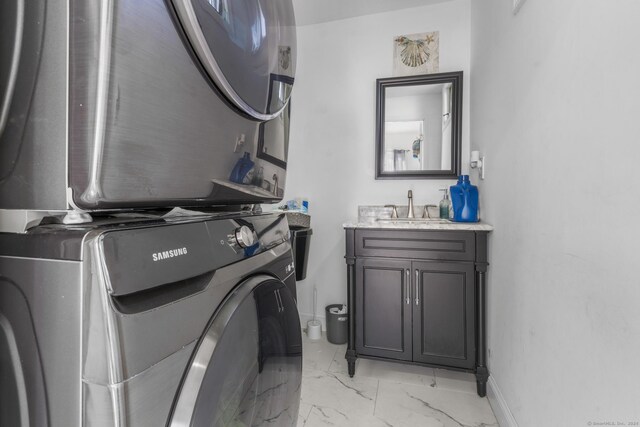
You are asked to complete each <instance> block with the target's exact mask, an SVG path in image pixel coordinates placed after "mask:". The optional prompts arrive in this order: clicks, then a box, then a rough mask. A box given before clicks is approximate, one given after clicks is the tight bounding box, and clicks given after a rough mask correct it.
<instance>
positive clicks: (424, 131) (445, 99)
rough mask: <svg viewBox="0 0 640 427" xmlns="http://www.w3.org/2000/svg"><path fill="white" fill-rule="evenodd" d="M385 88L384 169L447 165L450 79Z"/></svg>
mask: <svg viewBox="0 0 640 427" xmlns="http://www.w3.org/2000/svg"><path fill="white" fill-rule="evenodd" d="M385 92H386V93H385V97H386V105H385V107H386V108H385V123H384V156H385V161H384V171H385V172H401V171H407V170H412V171H422V170H449V169H451V83H445V84H436V85H421V86H405V87H392V88H388V89H387V90H386V91H385Z"/></svg>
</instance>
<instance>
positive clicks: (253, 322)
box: [169, 276, 302, 427]
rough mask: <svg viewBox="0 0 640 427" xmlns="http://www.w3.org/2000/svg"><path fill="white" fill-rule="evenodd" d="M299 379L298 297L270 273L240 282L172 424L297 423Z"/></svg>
mask: <svg viewBox="0 0 640 427" xmlns="http://www.w3.org/2000/svg"><path fill="white" fill-rule="evenodd" d="M301 378H302V338H301V333H300V321H299V318H298V311H297V308H296V305H295V301H294V299H293V297H292V295H291V293H290V292H289V290H288V289H287V287H286V286H285V285H284V284H283V283H282V282H281V281H279V280H275V279H272V278H270V277H268V276H259V277H254V278H251V279H248V280H247V281H246V282H244V283H243V284H242V285H240V286H238V287H237V288H236V289H235V290H234V291H233V293H232V295H231V296H230V297H229V298H227V300H226V301H225V303H223V305H222V306H221V308H220V309H219V310H218V311H217V313H216V314H215V315H214V317H213V319H212V321H211V322H210V323H209V325H208V327H207V330H206V332H205V334H204V336H203V338H202V339H201V341H200V343H199V344H198V347H197V349H196V351H195V353H194V356H193V358H192V361H191V364H190V366H189V368H188V370H187V373H186V375H185V378H184V380H183V383H182V386H181V389H180V391H179V393H178V397H177V399H176V402H175V404H174V408H173V411H172V416H171V422H170V424H169V425H170V426H172V427H177V426H181V427H182V426H184V427H186V426H220V427H222V426H261V425H278V426H288V425H290V426H294V425H295V424H296V423H297V419H298V406H299V402H300V382H301Z"/></svg>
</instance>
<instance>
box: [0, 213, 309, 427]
mask: <svg viewBox="0 0 640 427" xmlns="http://www.w3.org/2000/svg"><path fill="white" fill-rule="evenodd" d="M288 236H289V230H288V227H287V222H286V219H285V218H284V216H283V215H276V214H252V213H244V214H238V213H236V214H232V215H230V214H226V213H218V214H197V213H191V214H189V215H186V216H171V215H169V216H161V215H157V216H154V215H147V218H145V219H139V218H131V216H126V215H124V216H122V215H120V216H117V215H116V216H110V217H104V218H96V219H94V222H93V223H92V224H85V225H64V224H60V223H59V220H58V219H56V218H48V219H46V220H45V221H43V224H41V225H39V226H37V227H34V228H31V229H30V230H29V231H28V232H27V233H23V234H18V233H0V272H1V273H0V425H2V426H12V427H24V426H38V427H40V426H50V427H73V426H153V427H159V426H165V425H167V426H236V425H238V426H239V425H243V426H259V425H267V424H268V425H275V426H291V425H294V424H295V423H296V422H297V412H298V405H299V397H300V382H301V367H302V358H301V356H302V342H301V334H300V322H299V318H298V312H297V309H296V303H295V277H294V276H295V273H294V266H293V259H292V256H291V246H290V244H289V240H288Z"/></svg>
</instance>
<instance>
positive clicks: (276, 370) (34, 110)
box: [0, 0, 302, 427]
mask: <svg viewBox="0 0 640 427" xmlns="http://www.w3.org/2000/svg"><path fill="white" fill-rule="evenodd" d="M295 58H296V40H295V22H294V15H293V7H292V4H291V0H246V1H231V0H145V1H140V0H101V1H95V2H89V1H85V0H69V1H66V2H60V1H52V0H29V1H27V0H9V1H3V2H0V91H1V92H0V426H3V427H4V426H11V427H13V426H38V427H39V426H51V427H56V426H61V427H72V426H154V427H155V426H163V425H168V426H228V425H229V426H231V425H233V426H240V425H242V426H245V425H246V426H260V425H266V424H269V425H276V426H289V425H294V424H295V423H296V422H297V413H298V405H299V397H300V382H301V369H302V342H301V334H300V322H299V318H298V312H297V308H296V303H295V290H296V289H295V273H294V264H293V258H292V255H291V245H290V243H289V228H288V225H287V221H286V218H285V217H284V216H283V215H278V214H268V213H261V211H260V209H259V206H260V204H262V203H276V202H278V201H280V200H281V199H282V196H283V192H284V185H285V182H286V167H287V151H288V139H289V114H290V104H289V96H290V94H291V89H292V86H293V81H294V77H295Z"/></svg>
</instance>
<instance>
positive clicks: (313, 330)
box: [307, 320, 322, 340]
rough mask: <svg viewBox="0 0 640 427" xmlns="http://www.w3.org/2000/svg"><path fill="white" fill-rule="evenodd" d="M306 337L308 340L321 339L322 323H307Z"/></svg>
mask: <svg viewBox="0 0 640 427" xmlns="http://www.w3.org/2000/svg"><path fill="white" fill-rule="evenodd" d="M307 336H308V337H309V339H310V340H319V339H322V323H321V322H320V321H319V320H309V321H308V322H307Z"/></svg>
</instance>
